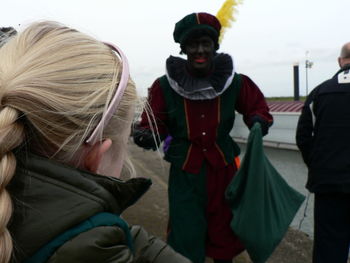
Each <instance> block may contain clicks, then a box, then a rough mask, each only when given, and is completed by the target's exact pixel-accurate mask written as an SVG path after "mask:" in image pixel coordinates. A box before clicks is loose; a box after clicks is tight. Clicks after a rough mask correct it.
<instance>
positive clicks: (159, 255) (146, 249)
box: [131, 226, 191, 263]
mask: <svg viewBox="0 0 350 263" xmlns="http://www.w3.org/2000/svg"><path fill="white" fill-rule="evenodd" d="M131 235H132V236H133V239H134V247H135V262H140V263H141V262H147V263H191V261H190V260H189V259H187V258H185V257H184V256H182V255H180V254H179V253H177V252H175V251H174V250H173V249H172V248H171V247H170V246H169V245H167V244H166V243H165V242H164V241H162V240H160V239H158V238H156V237H154V236H152V235H149V234H148V233H147V232H146V231H145V230H144V229H143V228H142V227H140V226H132V227H131Z"/></svg>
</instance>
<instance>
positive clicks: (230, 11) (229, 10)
mask: <svg viewBox="0 0 350 263" xmlns="http://www.w3.org/2000/svg"><path fill="white" fill-rule="evenodd" d="M242 2H243V0H226V1H225V2H224V3H223V5H222V6H221V8H220V10H219V11H218V13H217V14H216V18H217V19H218V20H219V21H220V24H221V31H220V38H219V43H221V41H222V39H223V37H224V33H225V32H226V30H227V28H230V27H231V25H232V22H234V21H236V18H235V15H236V13H237V12H238V11H237V6H238V5H239V4H242Z"/></svg>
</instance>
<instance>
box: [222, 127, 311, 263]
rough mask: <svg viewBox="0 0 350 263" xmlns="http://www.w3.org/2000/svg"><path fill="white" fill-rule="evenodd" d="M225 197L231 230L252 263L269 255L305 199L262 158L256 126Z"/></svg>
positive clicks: (258, 128) (261, 145) (264, 157)
mask: <svg viewBox="0 0 350 263" xmlns="http://www.w3.org/2000/svg"><path fill="white" fill-rule="evenodd" d="M225 195H226V198H227V200H228V201H229V202H230V207H231V210H232V213H233V219H232V221H231V228H232V230H233V232H235V234H236V235H237V236H238V237H239V239H240V240H241V242H242V243H243V244H244V245H245V247H246V249H247V252H248V254H249V256H250V258H251V259H252V260H253V262H254V263H261V262H265V261H266V260H267V259H268V257H269V256H270V255H271V254H272V253H273V251H274V249H275V248H276V246H277V245H278V244H279V243H280V242H281V240H282V238H283V236H284V235H285V233H286V232H287V230H288V227H289V225H290V223H291V222H292V220H293V218H294V216H295V214H296V213H297V211H298V209H299V207H300V206H301V204H302V203H303V201H304V199H305V196H304V195H302V194H300V193H299V192H297V191H296V190H294V189H293V188H292V187H290V186H289V185H288V184H287V182H286V181H285V180H284V179H283V178H282V176H281V175H280V174H279V173H278V172H277V171H276V169H275V168H274V167H273V166H272V164H271V163H270V161H269V160H268V159H267V157H266V156H265V154H264V150H263V144H262V134H261V127H260V124H259V123H256V124H254V126H253V127H252V129H251V131H250V134H249V137H248V144H247V149H246V153H245V155H244V158H243V160H242V164H241V166H240V168H239V169H238V171H237V174H236V176H235V177H234V179H233V180H232V182H231V183H230V184H229V186H228V187H227V189H226V193H225Z"/></svg>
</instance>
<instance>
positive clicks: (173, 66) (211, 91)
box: [166, 53, 235, 100]
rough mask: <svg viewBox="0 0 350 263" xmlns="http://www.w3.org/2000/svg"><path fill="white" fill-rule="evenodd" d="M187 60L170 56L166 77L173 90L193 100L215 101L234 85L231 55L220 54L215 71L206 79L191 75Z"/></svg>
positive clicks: (217, 56)
mask: <svg viewBox="0 0 350 263" xmlns="http://www.w3.org/2000/svg"><path fill="white" fill-rule="evenodd" d="M186 63H187V60H185V59H182V58H179V57H173V56H170V57H169V58H168V59H167V61H166V75H167V78H168V81H169V84H170V86H171V87H172V89H173V90H174V91H175V92H176V93H178V94H179V95H181V96H183V97H185V98H187V99H191V100H206V99H213V98H215V97H217V96H219V95H221V94H222V93H223V92H224V91H225V90H226V89H227V88H228V87H229V86H230V84H231V83H232V80H233V77H234V74H235V70H234V64H233V59H232V57H231V56H230V55H228V54H225V53H219V54H217V55H216V56H215V57H214V61H213V63H214V67H213V71H212V72H211V73H210V74H209V75H208V76H206V77H196V76H193V75H190V73H189V72H188V70H187V68H186Z"/></svg>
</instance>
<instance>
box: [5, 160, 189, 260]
mask: <svg viewBox="0 0 350 263" xmlns="http://www.w3.org/2000/svg"><path fill="white" fill-rule="evenodd" d="M17 159H18V165H17V169H16V174H15V176H14V178H13V179H12V180H11V182H10V184H9V186H8V187H7V189H8V191H9V192H10V194H11V198H12V201H13V203H14V212H13V214H12V218H11V221H10V225H9V230H10V233H11V235H12V238H13V242H14V252H13V257H12V261H11V262H12V263H18V262H24V263H33V262H35V263H44V262H47V263H73V262H74V263H77V262H84V263H90V262H91V263H100V262H101V263H112V262H113V263H129V262H155V263H161V262H166V263H177V262H184V263H189V262H190V261H189V260H187V259H186V258H184V257H183V256H181V255H179V254H177V253H176V252H174V251H173V250H172V249H171V248H170V247H169V246H168V245H167V244H165V243H164V242H163V241H161V240H160V239H157V238H155V237H153V236H150V235H149V234H148V233H147V232H146V231H145V230H144V229H142V227H140V226H128V225H127V223H126V222H125V221H124V220H123V219H122V218H121V217H119V215H120V214H121V213H122V212H123V211H124V210H125V209H126V208H127V207H129V206H130V205H132V204H134V203H135V202H136V201H137V200H138V199H139V198H140V197H141V196H142V195H143V194H144V193H145V192H146V191H147V190H148V188H149V187H150V185H151V181H150V180H149V179H146V178H132V179H130V180H128V181H121V180H119V179H116V178H112V177H106V176H100V175H96V174H92V173H89V172H86V171H82V170H79V169H74V168H72V167H70V166H65V165H63V164H60V163H56V162H54V161H52V160H48V159H46V158H42V157H39V156H36V155H32V154H29V155H27V156H25V157H24V158H22V157H18V158H17Z"/></svg>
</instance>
